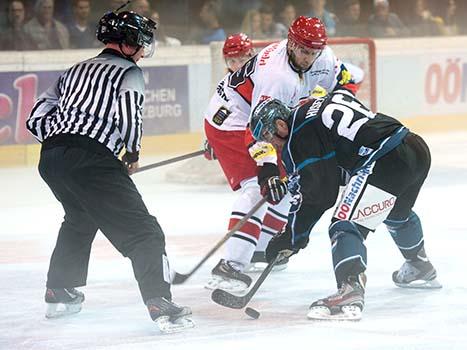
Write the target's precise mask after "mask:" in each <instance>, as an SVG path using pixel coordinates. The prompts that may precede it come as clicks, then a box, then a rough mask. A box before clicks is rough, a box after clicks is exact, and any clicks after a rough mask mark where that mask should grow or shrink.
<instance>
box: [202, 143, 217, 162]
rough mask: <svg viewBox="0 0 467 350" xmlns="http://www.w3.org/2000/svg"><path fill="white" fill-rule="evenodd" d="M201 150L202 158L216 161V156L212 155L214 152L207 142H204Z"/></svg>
mask: <svg viewBox="0 0 467 350" xmlns="http://www.w3.org/2000/svg"><path fill="white" fill-rule="evenodd" d="M203 149H204V154H203V155H204V158H206V159H207V160H215V159H217V157H216V155H215V154H214V150H213V148H212V147H211V145H210V144H209V141H208V140H204V144H203Z"/></svg>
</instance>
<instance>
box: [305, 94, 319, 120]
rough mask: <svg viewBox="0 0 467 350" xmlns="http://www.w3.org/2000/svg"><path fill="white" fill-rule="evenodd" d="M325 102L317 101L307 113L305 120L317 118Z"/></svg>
mask: <svg viewBox="0 0 467 350" xmlns="http://www.w3.org/2000/svg"><path fill="white" fill-rule="evenodd" d="M323 102H324V100H322V99H320V100H315V101H314V102H313V103H312V104H311V106H310V107H309V108H308V111H307V112H306V115H305V119H308V118H312V117H315V116H316V115H317V114H318V111H319V108H320V107H321V105H322V104H323Z"/></svg>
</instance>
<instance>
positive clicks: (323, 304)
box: [307, 273, 366, 321]
mask: <svg viewBox="0 0 467 350" xmlns="http://www.w3.org/2000/svg"><path fill="white" fill-rule="evenodd" d="M365 283H366V276H365V275H364V274H363V273H361V274H360V275H359V276H358V277H356V276H349V277H348V279H347V281H346V282H343V283H342V285H341V286H340V288H339V289H338V291H337V293H335V294H333V295H330V296H329V297H327V298H324V299H319V300H317V301H315V302H314V303H313V304H311V306H310V311H309V312H308V314H307V317H308V318H309V319H311V320H348V321H359V320H360V319H361V318H362V310H363V306H364V304H365V302H364V297H365Z"/></svg>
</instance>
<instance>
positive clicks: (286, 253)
mask: <svg viewBox="0 0 467 350" xmlns="http://www.w3.org/2000/svg"><path fill="white" fill-rule="evenodd" d="M287 227H288V226H287ZM287 227H286V228H284V230H282V232H280V233H279V234H277V235H275V236H274V237H273V238H272V239H271V240H270V241H269V244H268V246H267V247H266V254H265V255H266V261H267V262H268V263H270V262H271V261H274V259H275V258H276V256H277V255H278V254H279V253H282V256H283V257H284V258H288V257H290V256H292V255H294V254H297V253H298V251H299V249H300V248H295V247H294V246H293V245H292V235H291V233H290V230H288V229H287Z"/></svg>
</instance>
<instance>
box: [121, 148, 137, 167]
mask: <svg viewBox="0 0 467 350" xmlns="http://www.w3.org/2000/svg"><path fill="white" fill-rule="evenodd" d="M138 160H139V152H133V153H131V152H125V154H124V155H123V157H122V162H123V165H125V166H126V167H127V166H128V165H129V164H131V163H136V162H137V161H138Z"/></svg>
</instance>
